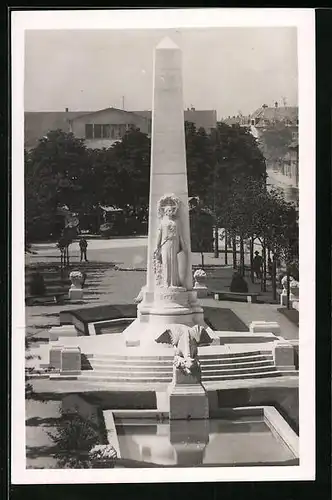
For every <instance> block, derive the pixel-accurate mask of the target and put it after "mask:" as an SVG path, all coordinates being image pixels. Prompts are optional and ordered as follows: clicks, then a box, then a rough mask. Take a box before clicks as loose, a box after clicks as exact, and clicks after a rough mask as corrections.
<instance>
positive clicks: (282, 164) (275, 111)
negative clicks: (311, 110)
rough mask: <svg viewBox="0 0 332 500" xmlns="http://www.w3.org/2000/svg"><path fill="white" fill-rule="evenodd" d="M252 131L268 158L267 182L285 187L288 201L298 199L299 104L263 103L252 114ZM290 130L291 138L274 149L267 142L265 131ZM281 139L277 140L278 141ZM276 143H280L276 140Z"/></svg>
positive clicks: (284, 190) (289, 135) (295, 201)
mask: <svg viewBox="0 0 332 500" xmlns="http://www.w3.org/2000/svg"><path fill="white" fill-rule="evenodd" d="M250 128H251V133H252V134H253V135H254V136H255V137H256V138H257V139H258V143H259V145H260V148H261V150H262V152H263V154H264V156H265V158H266V166H267V174H268V182H269V184H270V185H271V186H275V187H279V188H281V189H282V190H283V192H284V195H285V198H286V200H287V201H292V202H294V203H295V204H298V201H299V191H298V189H299V143H298V128H299V118H298V107H291V106H283V107H279V106H278V103H277V102H276V103H275V105H274V107H269V106H267V105H266V104H264V105H263V106H262V107H261V108H259V109H257V110H256V111H255V112H254V113H252V115H251V116H250ZM283 128H284V130H286V129H287V130H288V131H289V133H288V134H287V135H288V137H289V142H288V143H287V142H285V143H284V144H281V143H280V140H279V145H278V146H277V145H276V147H275V148H273V150H272V149H271V146H270V145H268V143H267V142H266V133H269V132H271V131H273V130H275V131H276V132H277V133H278V130H279V131H280V130H282V129H283ZM277 142H278V141H277ZM276 144H277V143H276Z"/></svg>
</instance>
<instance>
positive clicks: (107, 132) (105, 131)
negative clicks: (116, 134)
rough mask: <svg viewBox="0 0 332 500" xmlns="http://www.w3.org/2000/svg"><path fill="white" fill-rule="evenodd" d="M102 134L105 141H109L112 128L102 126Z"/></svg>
mask: <svg viewBox="0 0 332 500" xmlns="http://www.w3.org/2000/svg"><path fill="white" fill-rule="evenodd" d="M102 133H103V139H108V138H109V137H110V135H111V126H110V125H102Z"/></svg>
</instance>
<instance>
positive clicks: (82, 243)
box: [79, 238, 88, 262]
mask: <svg viewBox="0 0 332 500" xmlns="http://www.w3.org/2000/svg"><path fill="white" fill-rule="evenodd" d="M79 245H80V250H81V262H82V260H83V259H84V260H85V262H88V259H87V256H86V250H87V248H88V242H87V241H86V239H85V238H81V239H80V243H79Z"/></svg>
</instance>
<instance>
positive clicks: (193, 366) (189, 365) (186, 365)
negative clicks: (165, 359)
mask: <svg viewBox="0 0 332 500" xmlns="http://www.w3.org/2000/svg"><path fill="white" fill-rule="evenodd" d="M173 364H174V366H175V368H178V369H179V370H181V371H182V372H183V373H185V374H186V375H193V374H195V373H199V368H200V365H199V361H198V359H197V358H190V357H183V356H179V355H178V354H176V355H175V356H174V361H173Z"/></svg>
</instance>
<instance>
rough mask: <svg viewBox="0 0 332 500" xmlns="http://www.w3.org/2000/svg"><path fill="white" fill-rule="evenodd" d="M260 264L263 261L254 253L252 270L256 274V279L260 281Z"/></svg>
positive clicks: (257, 253)
mask: <svg viewBox="0 0 332 500" xmlns="http://www.w3.org/2000/svg"><path fill="white" fill-rule="evenodd" d="M262 263H263V259H262V257H261V256H260V255H259V252H257V251H256V252H255V257H254V260H253V263H252V264H253V269H254V272H255V274H256V277H257V279H261V276H262Z"/></svg>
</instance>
